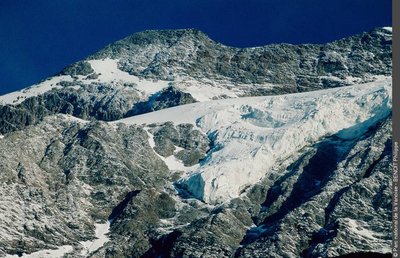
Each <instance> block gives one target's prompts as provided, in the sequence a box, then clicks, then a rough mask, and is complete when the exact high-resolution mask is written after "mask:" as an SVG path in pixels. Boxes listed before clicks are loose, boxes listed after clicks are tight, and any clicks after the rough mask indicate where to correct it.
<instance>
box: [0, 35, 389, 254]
mask: <svg viewBox="0 0 400 258" xmlns="http://www.w3.org/2000/svg"><path fill="white" fill-rule="evenodd" d="M390 75H391V30H390V29H389V28H382V29H375V30H373V31H371V32H368V33H363V34H360V35H356V36H353V37H350V38H347V39H342V40H339V41H335V42H332V43H329V44H326V45H299V46H294V45H288V44H280V45H270V46H265V47H257V48H248V49H238V48H233V47H227V46H223V45H221V44H219V43H217V42H214V41H212V40H211V39H209V38H208V37H207V36H206V35H205V34H203V33H201V32H199V31H196V30H177V31H146V32H142V33H137V34H135V35H133V36H130V37H128V38H126V39H123V40H121V41H118V42H116V43H113V44H111V45H109V46H107V47H106V48H104V49H103V50H101V51H99V52H98V53H96V54H94V55H92V56H90V57H89V58H87V59H86V60H83V61H81V62H77V63H76V64H72V65H71V66H68V67H67V68H65V69H64V70H63V71H61V72H60V74H59V75H57V76H55V77H53V78H50V79H48V80H46V81H43V82H41V83H39V84H38V85H35V86H32V87H30V88H27V89H25V90H23V91H22V92H17V93H10V94H8V95H5V96H0V102H2V103H3V105H2V106H0V196H1V198H0V227H1V230H0V257H8V258H9V257H18V256H21V255H22V254H24V253H25V254H33V255H36V256H35V257H41V255H42V254H46V253H49V254H52V255H51V256H50V257H61V256H63V257H71V258H72V257H74V258H75V257H96V258H98V257H104V258H106V257H107V258H111V257H356V256H357V255H363V256H365V257H385V255H386V256H387V255H389V254H390V252H391V240H392V239H391V238H392V235H391V227H392V225H391V210H392V207H391V199H392V197H391V191H392V185H391V169H392V168H391V145H392V139H391V103H392V99H391V80H390ZM355 84H357V85H355ZM341 86H346V87H341ZM328 88H329V89H328ZM316 89H323V90H322V91H318V92H307V93H298V92H306V91H313V90H316ZM288 92H291V93H298V94H292V95H280V96H262V97H255V96H259V95H277V94H284V93H288ZM244 96H252V97H244ZM238 97H242V98H238ZM106 222H108V223H106ZM98 225H110V226H109V228H108V227H107V229H106V230H105V233H104V232H103V233H104V234H106V235H103V236H101V235H99V234H98V233H99V230H98ZM101 237H106V238H107V239H106V240H105V241H103V240H104V239H98V240H99V242H101V244H99V245H98V246H95V245H91V246H90V248H87V244H86V243H88V242H89V243H90V241H94V240H95V239H96V238H101ZM39 251H40V253H38V252H39Z"/></svg>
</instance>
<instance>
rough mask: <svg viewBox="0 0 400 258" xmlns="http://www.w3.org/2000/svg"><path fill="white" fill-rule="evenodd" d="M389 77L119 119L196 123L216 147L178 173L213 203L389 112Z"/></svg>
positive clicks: (183, 181)
mask: <svg viewBox="0 0 400 258" xmlns="http://www.w3.org/2000/svg"><path fill="white" fill-rule="evenodd" d="M391 105H392V104H391V80H390V79H384V80H381V81H378V82H373V83H367V84H363V85H356V86H349V87H344V88H338V89H329V90H321V91H315V92H309V93H300V94H289V95H281V96H268V97H251V98H241V99H227V100H218V101H211V102H203V103H195V104H191V105H185V106H180V107H176V108H170V109H166V110H161V111H158V112H154V113H150V114H145V115H141V116H137V117H132V118H128V119H124V120H120V121H119V122H124V123H128V124H132V123H137V124H140V123H151V122H166V121H173V122H175V123H195V124H196V125H197V126H198V127H199V128H200V129H201V130H202V131H203V132H205V133H208V134H213V135H214V136H215V139H214V145H215V146H218V148H216V150H214V152H213V153H211V156H210V158H208V159H207V161H205V162H204V163H203V164H202V165H201V166H200V167H198V168H197V169H196V170H194V171H192V172H191V173H188V174H186V176H185V177H184V178H182V179H180V180H179V182H178V183H179V184H180V185H182V186H183V187H185V188H186V189H187V190H188V191H190V192H191V193H192V194H193V195H194V196H195V197H196V198H198V199H201V200H203V201H205V202H206V203H211V204H216V203H221V202H224V201H227V200H229V199H231V198H234V197H237V196H239V195H240V192H241V191H242V190H243V189H245V188H246V186H248V185H251V184H254V183H256V182H257V181H259V180H260V179H261V178H262V177H264V176H265V175H266V174H267V173H268V170H269V169H271V168H272V167H273V166H274V164H277V163H278V162H280V161H283V160H284V159H287V158H289V157H290V156H291V155H293V153H296V152H297V151H299V150H300V149H302V148H304V147H305V146H308V145H311V144H313V143H315V142H317V141H319V140H320V139H321V138H323V137H326V136H329V135H333V134H336V135H337V136H338V137H340V138H343V139H349V138H353V137H357V136H358V135H360V134H361V133H364V132H365V131H366V130H368V128H369V127H370V126H372V125H374V124H376V122H378V121H379V120H381V119H383V118H385V117H386V116H387V115H389V114H390V112H391Z"/></svg>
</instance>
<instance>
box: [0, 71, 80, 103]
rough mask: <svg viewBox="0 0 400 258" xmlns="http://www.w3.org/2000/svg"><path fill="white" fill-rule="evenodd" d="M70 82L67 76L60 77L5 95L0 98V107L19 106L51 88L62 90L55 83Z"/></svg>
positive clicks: (69, 77) (70, 79)
mask: <svg viewBox="0 0 400 258" xmlns="http://www.w3.org/2000/svg"><path fill="white" fill-rule="evenodd" d="M72 80H73V79H72V78H71V76H69V75H68V76H66V75H62V76H56V77H52V78H49V79H47V80H45V81H43V82H41V83H39V84H36V85H33V86H31V87H28V88H25V89H23V90H20V91H15V92H11V93H8V94H6V95H3V96H0V105H5V104H11V105H15V104H19V103H21V102H22V101H24V100H25V99H27V98H30V97H33V96H37V95H40V94H43V93H45V92H47V91H49V90H51V89H53V88H62V87H61V86H59V85H57V83H59V82H61V81H72Z"/></svg>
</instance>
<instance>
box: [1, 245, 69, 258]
mask: <svg viewBox="0 0 400 258" xmlns="http://www.w3.org/2000/svg"><path fill="white" fill-rule="evenodd" d="M73 250H74V248H73V247H72V246H70V245H63V246H60V247H59V248H58V249H54V250H52V249H45V250H41V251H37V252H34V253H31V254H23V255H22V256H18V255H6V257H5V258H19V257H24V258H59V257H63V256H64V255H65V254H67V253H70V252H72V251H73Z"/></svg>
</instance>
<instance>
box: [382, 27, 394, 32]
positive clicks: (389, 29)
mask: <svg viewBox="0 0 400 258" xmlns="http://www.w3.org/2000/svg"><path fill="white" fill-rule="evenodd" d="M383 29H384V30H387V31H390V32H393V30H392V27H383Z"/></svg>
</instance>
